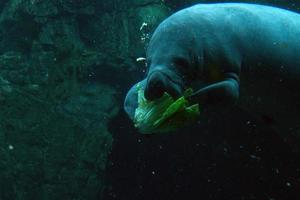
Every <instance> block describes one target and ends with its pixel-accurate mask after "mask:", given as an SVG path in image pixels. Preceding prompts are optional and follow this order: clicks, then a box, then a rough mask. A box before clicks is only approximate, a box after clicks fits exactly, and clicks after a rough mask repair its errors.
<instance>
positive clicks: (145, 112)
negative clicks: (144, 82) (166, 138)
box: [134, 85, 200, 134]
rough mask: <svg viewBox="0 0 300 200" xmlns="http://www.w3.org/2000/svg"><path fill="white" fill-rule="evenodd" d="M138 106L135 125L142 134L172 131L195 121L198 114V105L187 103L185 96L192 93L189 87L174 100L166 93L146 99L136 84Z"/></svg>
mask: <svg viewBox="0 0 300 200" xmlns="http://www.w3.org/2000/svg"><path fill="white" fill-rule="evenodd" d="M137 90H138V108H137V109H136V110H135V116H134V123H135V127H137V128H138V129H139V131H140V132H141V133H143V134H152V133H160V132H169V131H174V130H176V129H178V128H180V127H183V126H186V125H187V124H189V123H191V122H193V121H195V120H196V119H197V117H198V116H199V114H200V111H199V105H198V104H194V105H189V102H188V101H187V99H186V97H187V96H188V95H190V94H191V93H192V90H191V89H188V90H186V91H185V93H184V95H183V96H182V97H180V98H178V99H177V100H174V99H173V98H172V97H171V96H170V95H169V94H168V93H164V95H163V96H162V97H161V98H159V99H157V100H155V101H148V100H146V99H145V97H144V90H143V89H142V88H141V87H140V86H139V85H137Z"/></svg>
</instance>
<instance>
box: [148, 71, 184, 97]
mask: <svg viewBox="0 0 300 200" xmlns="http://www.w3.org/2000/svg"><path fill="white" fill-rule="evenodd" d="M182 90H183V88H182V81H181V79H180V78H179V76H178V75H176V74H175V73H172V72H169V71H163V70H155V71H153V72H151V73H150V74H149V75H148V78H147V83H146V87H145V91H144V95H145V98H146V99H147V100H151V101H152V100H155V99H158V98H160V97H161V96H162V95H163V94H164V92H167V93H169V94H170V95H171V96H172V97H173V98H175V99H177V98H178V97H179V96H181V95H182Z"/></svg>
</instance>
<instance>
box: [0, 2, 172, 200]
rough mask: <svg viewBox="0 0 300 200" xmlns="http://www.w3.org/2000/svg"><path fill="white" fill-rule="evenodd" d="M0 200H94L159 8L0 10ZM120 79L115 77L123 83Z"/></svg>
mask: <svg viewBox="0 0 300 200" xmlns="http://www.w3.org/2000/svg"><path fill="white" fill-rule="evenodd" d="M0 11H1V13H0V157H1V159H0V199H4V200H6V199H9V200H13V199H22V200H26V199H30V200H33V199H49V200H50V199H85V200H86V199H99V198H101V197H102V190H103V188H104V181H105V178H104V177H105V169H106V163H107V155H108V153H109V152H110V151H111V145H112V141H113V138H112V135H111V134H110V132H109V131H108V129H107V123H108V122H109V120H110V119H111V118H112V117H114V116H115V115H116V114H117V113H118V112H119V110H120V106H121V105H122V104H121V102H122V98H123V96H122V95H123V91H125V90H127V86H129V85H130V84H131V83H132V82H134V81H135V80H136V79H138V78H139V76H142V74H143V72H142V71H143V70H144V66H143V64H139V63H137V62H136V58H137V57H143V56H144V48H145V45H146V43H147V41H148V39H149V34H150V31H152V30H153V29H154V27H155V26H156V25H157V24H158V23H159V22H160V21H161V20H162V19H164V18H165V17H166V16H167V15H168V13H169V10H168V8H167V7H166V6H164V4H162V2H161V1H154V0H152V1H149V0H148V1H138V0H133V1H128V2H127V1H120V0H113V1H98V0H7V1H1V2H0ZM124 74H125V75H124Z"/></svg>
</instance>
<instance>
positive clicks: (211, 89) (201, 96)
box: [189, 73, 239, 107]
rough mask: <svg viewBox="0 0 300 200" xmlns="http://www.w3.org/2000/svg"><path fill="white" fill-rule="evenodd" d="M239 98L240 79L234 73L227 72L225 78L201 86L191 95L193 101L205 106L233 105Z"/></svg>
mask: <svg viewBox="0 0 300 200" xmlns="http://www.w3.org/2000/svg"><path fill="white" fill-rule="evenodd" d="M238 98H239V80H238V78H237V75H235V74H234V73H228V74H226V76H225V79H224V80H222V81H219V82H216V83H213V84H210V85H208V86H206V87H204V88H201V89H199V90H198V91H196V92H195V93H194V94H192V95H191V96H190V97H189V99H190V101H191V102H193V103H199V104H200V105H203V107H205V105H210V104H214V105H216V104H220V105H224V104H227V105H232V104H235V103H236V101H237V100H238Z"/></svg>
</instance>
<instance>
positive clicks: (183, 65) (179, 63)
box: [174, 57, 189, 77]
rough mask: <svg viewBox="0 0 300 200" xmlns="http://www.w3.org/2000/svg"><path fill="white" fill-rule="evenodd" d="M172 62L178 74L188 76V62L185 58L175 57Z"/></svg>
mask: <svg viewBox="0 0 300 200" xmlns="http://www.w3.org/2000/svg"><path fill="white" fill-rule="evenodd" d="M174 64H175V68H176V70H177V71H178V73H179V74H181V75H182V76H183V77H186V76H188V71H189V62H188V61H187V60H186V59H184V58H180V57H177V58H175V59H174Z"/></svg>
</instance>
